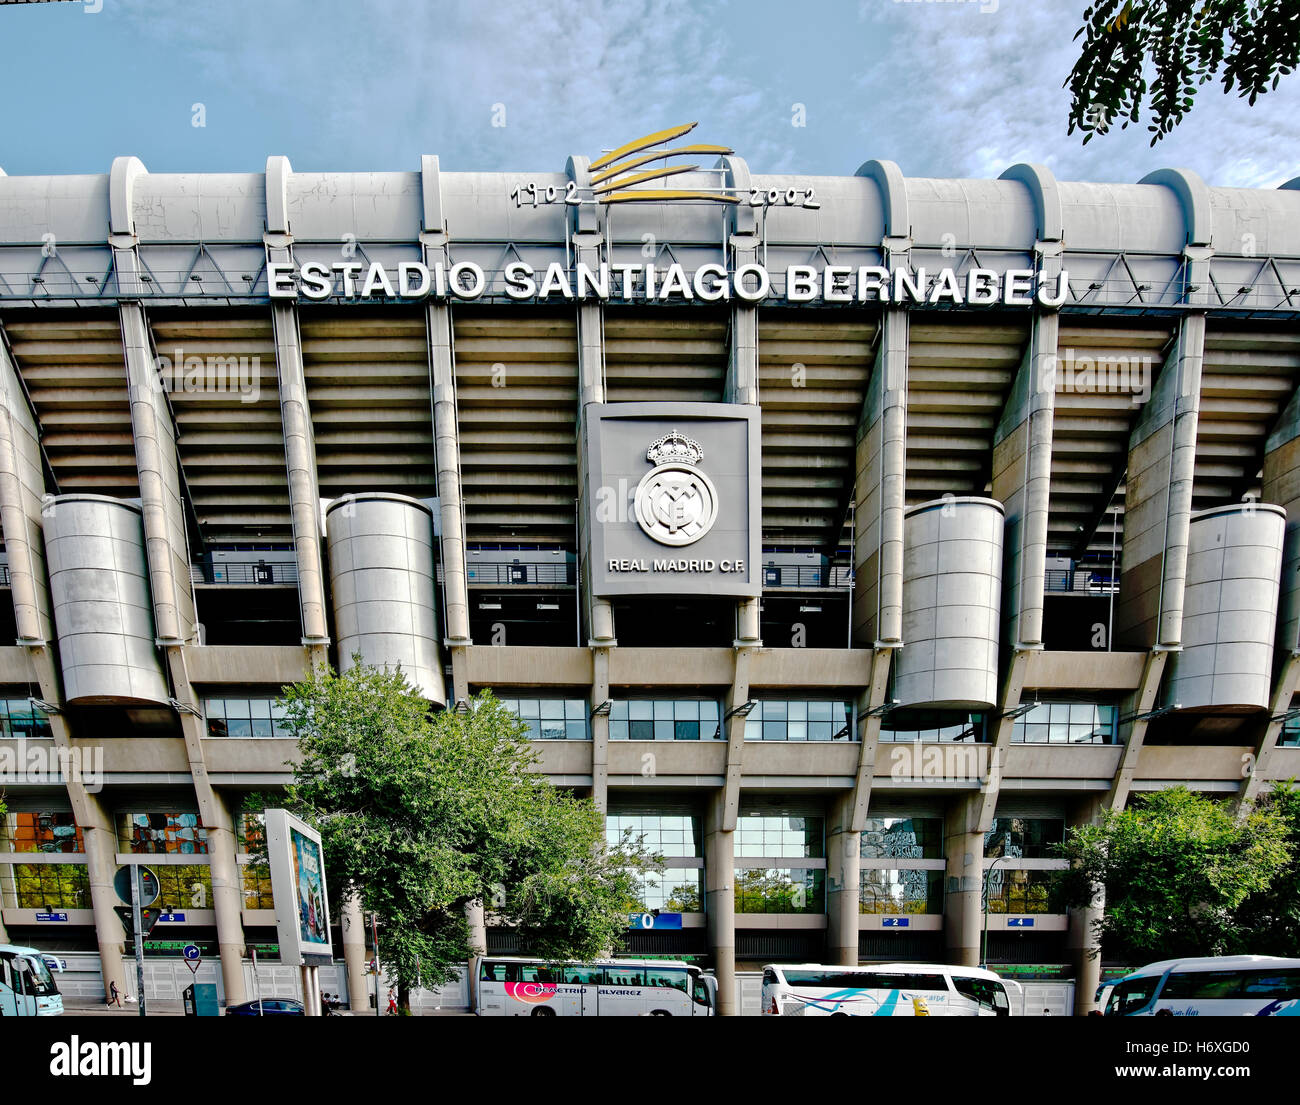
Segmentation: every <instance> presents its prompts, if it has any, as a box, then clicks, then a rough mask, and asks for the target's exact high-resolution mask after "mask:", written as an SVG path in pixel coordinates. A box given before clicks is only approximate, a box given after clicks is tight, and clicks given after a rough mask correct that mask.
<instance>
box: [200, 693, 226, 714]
mask: <svg viewBox="0 0 1300 1105" xmlns="http://www.w3.org/2000/svg"><path fill="white" fill-rule="evenodd" d="M203 712H204V714H206V715H207V716H208V717H225V716H226V704H225V702H224V701H223V700H222V699H220V698H205V699H204V700H203Z"/></svg>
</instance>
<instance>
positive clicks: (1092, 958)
mask: <svg viewBox="0 0 1300 1105" xmlns="http://www.w3.org/2000/svg"><path fill="white" fill-rule="evenodd" d="M1101 808H1102V801H1101V799H1100V798H1099V797H1092V798H1087V799H1085V800H1084V801H1083V802H1082V803H1081V806H1080V809H1079V810H1078V812H1077V813H1076V816H1075V820H1074V823H1075V824H1076V825H1086V824H1088V823H1089V822H1091V821H1094V820H1096V819H1097V818H1098V817H1099V816H1100V814H1101ZM1105 904H1106V899H1105V894H1104V893H1103V892H1101V891H1098V893H1097V896H1096V897H1095V898H1094V899H1093V900H1092V902H1091V903H1090V904H1089V905H1087V906H1084V907H1083V908H1081V909H1072V910H1070V913H1069V928H1068V929H1067V931H1066V934H1065V943H1066V947H1067V948H1068V949H1069V955H1070V958H1071V960H1072V962H1073V964H1074V1015H1075V1016H1076V1017H1086V1016H1087V1015H1088V1013H1089V1011H1090V1010H1091V1009H1092V1008H1093V1007H1094V1002H1095V1000H1096V997H1097V987H1098V986H1100V985H1101V945H1100V942H1099V941H1098V938H1097V926H1096V922H1097V921H1098V920H1100V919H1101V915H1102V911H1103V910H1104V909H1105Z"/></svg>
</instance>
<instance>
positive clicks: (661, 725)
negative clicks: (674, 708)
mask: <svg viewBox="0 0 1300 1105" xmlns="http://www.w3.org/2000/svg"><path fill="white" fill-rule="evenodd" d="M654 727H655V740H657V741H670V740H672V739H673V720H672V718H666V719H664V720H660V719H658V718H656V719H655V721H654Z"/></svg>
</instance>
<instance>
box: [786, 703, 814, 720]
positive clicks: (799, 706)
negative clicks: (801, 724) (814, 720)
mask: <svg viewBox="0 0 1300 1105" xmlns="http://www.w3.org/2000/svg"><path fill="white" fill-rule="evenodd" d="M785 709H786V717H788V718H789V719H790V720H791V721H807V720H808V703H806V702H787V703H786V706H785Z"/></svg>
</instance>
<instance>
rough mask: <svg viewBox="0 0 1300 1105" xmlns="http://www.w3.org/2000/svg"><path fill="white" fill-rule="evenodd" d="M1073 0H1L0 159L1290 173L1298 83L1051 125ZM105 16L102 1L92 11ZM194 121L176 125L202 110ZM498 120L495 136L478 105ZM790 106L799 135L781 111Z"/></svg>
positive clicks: (1237, 177)
mask: <svg viewBox="0 0 1300 1105" xmlns="http://www.w3.org/2000/svg"><path fill="white" fill-rule="evenodd" d="M1085 6H1086V0H946V2H945V0H935V2H931V0H694V2H687V0H531V2H526V3H525V2H518V0H479V2H466V3H462V2H440V0H435V2H428V3H420V2H416V0H411V2H407V3H395V2H388V0H369V2H366V3H360V2H355V0H354V2H345V0H219V2H208V3H200V2H195V0H190V2H182V0H80V2H77V0H74V2H70V3H57V4H19V5H5V6H0V57H3V58H4V68H5V86H6V107H5V110H4V112H3V115H0V120H2V122H0V168H3V169H4V170H5V171H6V172H8V173H9V174H11V175H14V174H27V173H76V172H106V171H107V169H108V167H109V165H110V163H111V161H112V159H113V157H115V156H116V155H119V154H128V153H129V154H135V155H137V156H138V157H140V158H141V160H143V161H144V163H145V165H146V166H147V167H148V168H149V169H151V170H153V171H155V172H176V171H186V170H193V171H222V170H224V171H241V170H245V171H247V170H252V171H260V170H261V169H262V168H263V167H264V165H265V161H266V156H267V155H268V154H271V153H278V154H286V155H288V157H289V159H290V161H291V162H292V164H293V166H294V168H295V169H299V170H328V169H336V170H381V169H416V168H418V167H419V157H420V155H421V154H423V153H436V154H438V155H440V157H441V159H442V165H443V168H444V169H450V170H463V169H471V170H473V169H477V170H507V169H508V170H516V169H522V170H530V171H560V170H561V169H562V168H563V166H564V160H565V158H566V156H567V155H569V154H571V153H586V154H588V155H590V156H595V155H596V154H597V153H598V152H599V151H600V150H601V149H605V148H609V147H610V146H614V145H618V144H620V143H622V142H624V141H627V140H628V139H630V138H633V137H636V136H637V135H640V134H644V133H647V132H649V131H652V130H658V129H660V128H662V127H666V126H669V125H672V124H675V123H681V122H686V121H690V120H696V119H698V120H699V121H700V126H699V129H698V130H697V131H696V133H695V134H694V135H693V136H692V137H693V138H694V139H696V140H699V141H707V142H722V143H727V144H730V145H732V146H734V147H735V149H736V150H737V151H738V152H739V153H740V154H742V155H743V156H744V157H745V158H746V159H747V160H748V161H749V164H750V168H751V169H753V170H754V171H755V172H782V171H800V172H809V173H829V174H848V173H852V172H853V171H854V170H855V169H856V168H857V167H858V166H859V165H860V164H861V163H862V162H863V161H866V160H868V159H869V158H888V159H892V160H894V161H897V162H898V163H899V164H900V166H901V167H902V169H903V172H904V173H905V174H907V175H908V176H997V175H998V174H999V173H1000V172H1001V171H1002V170H1003V169H1004V168H1005V167H1006V166H1008V165H1010V164H1013V163H1014V162H1016V161H1026V160H1028V161H1041V162H1044V163H1046V164H1047V165H1048V166H1049V167H1050V168H1052V169H1053V170H1054V171H1055V172H1056V174H1057V176H1058V177H1059V178H1061V179H1078V180H1137V179H1139V178H1140V177H1141V176H1143V175H1145V174H1146V173H1147V172H1149V171H1150V170H1152V169H1154V168H1159V167H1162V166H1168V165H1175V166H1182V167H1187V168H1191V169H1195V170H1196V171H1198V172H1200V173H1201V175H1202V176H1204V177H1205V179H1206V180H1207V181H1208V182H1209V183H1211V184H1219V185H1234V186H1260V187H1266V186H1274V185H1277V184H1279V183H1281V182H1282V181H1284V180H1287V179H1290V178H1291V177H1294V176H1297V175H1300V78H1297V77H1292V78H1289V79H1286V80H1284V81H1283V83H1282V85H1281V86H1280V87H1279V89H1278V90H1277V91H1275V92H1272V93H1270V94H1269V95H1268V96H1266V97H1264V98H1263V99H1262V100H1260V101H1259V103H1258V104H1256V106H1255V107H1253V108H1251V107H1248V106H1247V105H1246V103H1245V101H1243V100H1240V99H1238V98H1236V97H1226V96H1224V95H1223V94H1222V92H1220V91H1219V89H1218V87H1217V86H1213V85H1207V86H1206V87H1204V88H1203V89H1202V90H1201V92H1200V95H1199V96H1198V97H1197V106H1196V108H1195V109H1194V110H1193V112H1192V114H1191V115H1190V116H1189V118H1188V119H1187V121H1185V122H1184V123H1183V125H1182V126H1181V127H1180V128H1179V130H1177V131H1176V132H1175V134H1174V136H1173V137H1172V138H1169V139H1166V140H1165V141H1164V142H1162V143H1160V144H1159V145H1158V146H1157V147H1156V148H1155V149H1154V150H1153V149H1150V148H1148V146H1147V134H1146V131H1145V128H1144V127H1142V126H1137V127H1130V128H1129V130H1128V131H1127V132H1122V133H1121V132H1113V133H1112V134H1110V135H1107V136H1105V137H1104V138H1098V139H1094V140H1093V141H1092V142H1091V143H1089V145H1088V146H1087V147H1083V146H1081V145H1080V142H1079V136H1078V135H1077V134H1076V135H1074V136H1068V137H1067V135H1066V133H1065V129H1066V128H1065V122H1066V112H1067V106H1068V98H1067V96H1066V94H1065V92H1064V90H1063V89H1062V87H1061V85H1062V82H1063V81H1064V80H1065V78H1066V76H1067V75H1068V73H1069V70H1070V66H1071V64H1072V62H1073V59H1074V46H1073V43H1072V41H1071V40H1072V37H1073V35H1074V32H1075V30H1076V29H1077V28H1078V26H1079V15H1080V13H1081V11H1082V10H1083V8H1084V7H1085ZM96 8H98V9H99V10H95V9H96ZM195 104H201V105H203V109H202V111H203V116H204V119H203V121H204V123H205V125H204V126H202V127H197V126H194V125H193V122H194V120H195V111H194V105H195ZM497 105H503V107H504V122H505V125H504V126H493V119H494V115H495V118H496V120H497V121H498V122H500V121H501V120H502V108H501V107H498V106H497ZM796 105H803V114H804V118H805V120H806V125H804V126H795V125H793V123H794V121H795V116H796V111H797V109H796Z"/></svg>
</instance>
